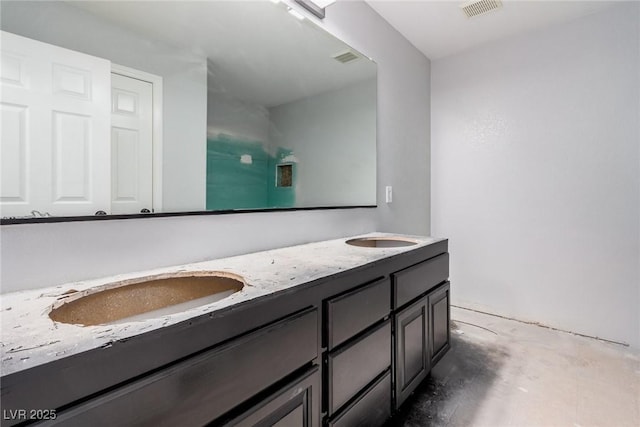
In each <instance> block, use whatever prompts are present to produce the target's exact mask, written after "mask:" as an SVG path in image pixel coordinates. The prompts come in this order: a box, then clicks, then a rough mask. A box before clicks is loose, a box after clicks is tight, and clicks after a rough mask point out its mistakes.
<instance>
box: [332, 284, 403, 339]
mask: <svg viewBox="0 0 640 427" xmlns="http://www.w3.org/2000/svg"><path fill="white" fill-rule="evenodd" d="M325 304H326V305H325V309H326V313H327V331H326V339H327V341H326V345H327V347H328V349H329V350H331V349H333V348H334V347H336V346H338V345H339V344H341V343H343V342H344V341H346V340H348V339H349V338H351V337H352V336H354V335H356V334H357V333H358V332H361V331H364V330H365V329H366V328H367V327H369V326H371V325H373V324H374V323H375V322H377V321H378V320H381V319H383V318H384V317H385V316H387V315H388V314H389V311H390V309H391V288H390V283H389V280H388V279H380V280H377V281H375V282H373V283H370V284H368V285H366V286H363V287H361V288H358V289H356V290H353V291H350V292H348V293H346V294H343V295H340V296H337V297H335V298H331V299H329V300H327V302H326V303H325Z"/></svg>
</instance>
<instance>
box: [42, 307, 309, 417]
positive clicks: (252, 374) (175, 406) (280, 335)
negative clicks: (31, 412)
mask: <svg viewBox="0 0 640 427" xmlns="http://www.w3.org/2000/svg"><path fill="white" fill-rule="evenodd" d="M317 322H318V315H317V310H316V309H315V308H309V309H307V310H305V311H303V312H301V313H298V314H296V315H294V316H291V317H288V318H286V319H283V320H281V321H278V322H276V323H274V324H272V325H269V326H266V327H264V328H262V329H260V330H258V331H256V332H253V333H251V334H249V335H246V336H243V337H240V338H237V339H235V340H233V341H231V342H230V343H229V344H227V345H224V346H222V347H220V348H215V349H213V350H210V351H207V352H205V353H202V354H200V355H197V356H194V357H191V358H189V359H187V360H185V361H183V362H180V363H178V364H176V365H174V366H171V367H169V368H167V369H164V370H162V371H160V372H157V373H155V374H152V375H149V376H147V377H144V378H142V379H140V380H139V381H136V382H134V383H131V384H128V385H126V386H123V387H121V388H119V389H116V390H115V391H112V392H110V393H107V394H105V395H102V396H99V397H97V398H95V399H92V400H90V401H88V402H85V403H83V404H81V405H79V406H76V407H74V408H71V409H70V410H68V411H65V412H62V413H60V414H59V416H58V418H57V419H56V420H55V421H54V422H52V423H51V424H63V425H65V426H86V425H105V426H106V425H110V426H111V425H153V426H176V425H180V426H196V425H197V426H200V425H204V424H206V423H208V422H210V421H212V420H214V419H215V418H217V417H219V416H220V415H222V414H224V413H225V412H227V411H228V410H230V409H232V408H233V407H234V406H236V405H238V404H239V403H241V402H243V401H245V400H247V399H249V398H250V397H252V396H254V395H255V394H256V393H258V392H259V391H261V390H263V389H265V388H266V387H268V386H270V385H271V384H273V383H275V382H276V381H278V380H280V379H282V378H283V377H285V376H286V375H288V374H290V373H292V372H293V371H295V370H296V369H298V368H300V367H302V366H303V365H305V364H306V363H308V362H310V361H311V360H313V359H314V358H316V357H317V355H318V334H317V331H318V324H317ZM47 424H49V423H47Z"/></svg>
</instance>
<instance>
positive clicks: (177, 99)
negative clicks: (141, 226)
mask: <svg viewBox="0 0 640 427" xmlns="http://www.w3.org/2000/svg"><path fill="white" fill-rule="evenodd" d="M0 16H2V29H3V30H6V31H9V32H13V33H15V34H19V35H22V36H25V37H29V38H32V39H35V40H39V41H42V42H45V43H50V44H54V45H56V46H61V47H65V48H67V49H72V50H75V51H78V52H83V53H86V54H89V55H94V56H98V57H101V58H105V59H108V60H110V61H111V62H112V63H115V64H118V65H124V66H127V67H131V68H135V69H137V70H141V71H146V72H148V73H152V74H156V75H159V76H161V77H162V78H163V81H162V84H163V119H164V120H163V147H162V148H163V157H164V161H163V170H162V178H163V185H162V187H163V194H162V199H163V200H162V203H163V211H164V212H174V211H188V210H202V209H204V206H205V196H204V195H205V175H206V146H205V144H204V143H203V141H205V140H206V130H207V124H206V123H207V116H206V115H207V64H206V59H205V58H204V57H199V56H196V55H193V54H190V53H187V52H185V51H182V50H180V49H176V48H172V47H169V46H165V45H163V44H160V43H158V42H153V43H150V42H149V41H148V40H146V39H144V38H142V37H140V36H139V35H137V34H135V33H132V32H130V31H126V30H123V29H121V28H119V27H115V26H113V25H112V24H110V23H107V22H106V21H103V20H100V19H97V18H96V17H95V16H93V15H91V14H89V13H87V12H85V11H83V10H80V9H78V8H76V7H72V6H69V5H67V4H64V3H62V2H53V1H51V2H41V1H38V2H3V3H2V14H1V15H0ZM78 34H82V35H83V36H78Z"/></svg>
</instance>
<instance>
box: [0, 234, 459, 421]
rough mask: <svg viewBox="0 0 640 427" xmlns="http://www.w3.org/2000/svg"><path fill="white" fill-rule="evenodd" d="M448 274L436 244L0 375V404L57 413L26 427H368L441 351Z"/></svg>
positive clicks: (445, 346)
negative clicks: (49, 410)
mask: <svg viewBox="0 0 640 427" xmlns="http://www.w3.org/2000/svg"><path fill="white" fill-rule="evenodd" d="M362 250H367V251H368V250H376V249H375V248H362ZM448 278H449V254H448V253H447V241H446V240H442V241H438V242H434V243H433V244H430V245H426V246H422V247H418V248H416V249H415V250H412V251H408V252H404V253H399V254H396V255H393V256H389V257H388V258H384V259H381V260H378V261H375V262H372V263H369V264H367V265H363V266H361V267H358V268H355V269H352V270H349V271H343V272H339V273H336V274H333V275H331V276H327V277H321V278H318V279H316V280H314V281H311V282H309V283H305V284H302V285H300V286H297V287H293V288H290V289H284V290H283V291H281V292H277V293H275V292H274V293H273V294H271V295H266V296H264V297H263V298H257V299H255V300H253V301H249V302H246V303H243V304H238V305H236V306H230V307H228V308H226V309H223V310H219V311H216V312H213V313H206V314H203V315H201V316H198V317H194V318H191V319H188V320H186V321H184V322H181V323H178V324H175V325H171V326H169V327H167V328H161V329H157V330H153V331H150V332H148V333H144V334H140V335H136V336H134V337H131V338H127V339H123V340H120V341H116V342H113V343H111V345H109V346H106V347H101V348H96V349H92V350H90V351H87V352H84V353H79V354H77V355H74V356H70V357H67V358H62V359H59V360H55V361H52V362H50V363H48V364H44V365H40V366H36V367H34V368H31V369H27V370H24V371H19V372H17V373H14V374H10V375H7V376H3V377H2V383H1V384H0V385H1V388H2V409H3V411H14V412H4V413H8V414H11V413H14V414H15V411H16V410H17V409H21V408H25V409H32V408H33V409H36V410H37V409H54V410H55V415H56V416H57V417H56V419H54V420H46V421H41V422H40V423H39V424H38V425H63V426H86V425H95V426H101V425H104V426H113V425H127V426H130V425H136V426H154V427H155V426H176V425H179V426H185V427H186V426H202V425H209V426H210V427H214V426H279V427H286V426H296V427H299V426H303V427H320V426H330V427H359V426H361V427H375V426H379V425H382V424H384V423H385V422H386V421H387V420H388V419H389V417H391V416H392V414H393V412H394V410H395V409H397V408H398V407H399V406H400V405H401V404H402V403H403V402H404V401H405V399H406V398H407V397H408V396H409V395H410V394H411V393H412V392H413V390H414V389H415V388H416V387H417V386H418V385H419V384H420V382H421V381H422V380H423V379H424V378H425V377H426V376H427V375H428V374H429V371H430V369H431V368H432V367H433V366H434V365H435V363H437V362H438V361H439V360H440V359H441V358H442V357H443V356H444V354H445V353H446V352H447V351H448V350H449V348H450V335H449V321H450V312H449V306H450V287H449V282H448V281H447V280H448ZM31 421H36V420H25V419H17V418H16V419H7V418H4V419H2V420H0V424H2V425H3V426H5V425H6V426H13V425H17V424H22V425H26V424H29V423H30V422H31Z"/></svg>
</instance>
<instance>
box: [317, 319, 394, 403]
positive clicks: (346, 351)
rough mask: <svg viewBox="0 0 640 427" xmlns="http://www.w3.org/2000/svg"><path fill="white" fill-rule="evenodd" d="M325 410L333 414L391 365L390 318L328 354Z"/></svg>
mask: <svg viewBox="0 0 640 427" xmlns="http://www.w3.org/2000/svg"><path fill="white" fill-rule="evenodd" d="M327 362H328V365H327V366H328V372H327V375H328V378H329V381H328V391H327V392H328V396H327V403H328V411H329V415H333V414H334V413H335V412H336V411H337V410H338V409H339V408H340V407H341V406H342V405H344V404H345V403H346V402H347V401H348V400H349V399H351V398H352V397H354V396H355V395H356V394H357V393H358V392H359V391H360V390H362V389H363V388H364V387H365V386H366V385H367V384H369V383H370V382H371V381H373V380H374V379H375V378H376V377H377V376H378V375H380V374H381V373H382V372H384V371H385V370H386V369H387V368H389V366H390V365H391V321H390V320H387V321H386V322H384V323H383V324H382V325H380V326H379V327H377V328H376V329H374V330H373V331H371V332H369V333H367V334H366V335H364V336H363V337H361V338H359V339H358V340H357V341H355V342H354V343H352V344H350V345H349V346H347V347H345V348H343V349H341V350H339V351H337V352H334V353H331V354H329V356H328V361H327Z"/></svg>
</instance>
